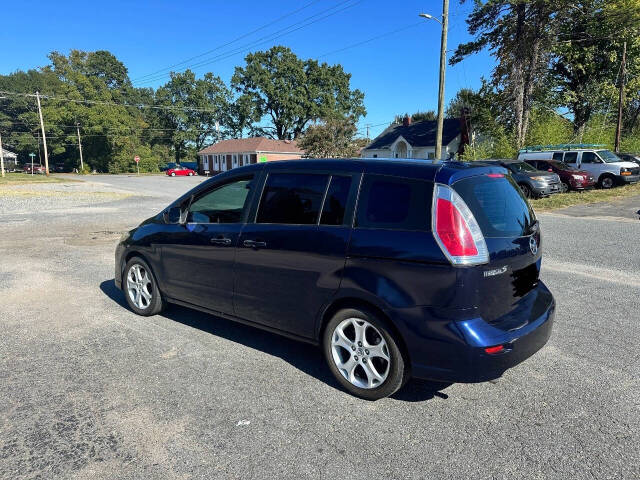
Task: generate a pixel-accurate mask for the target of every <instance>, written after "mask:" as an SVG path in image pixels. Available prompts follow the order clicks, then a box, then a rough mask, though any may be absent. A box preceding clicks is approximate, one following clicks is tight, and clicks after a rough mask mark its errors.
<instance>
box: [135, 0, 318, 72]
mask: <svg viewBox="0 0 640 480" xmlns="http://www.w3.org/2000/svg"><path fill="white" fill-rule="evenodd" d="M319 1H320V0H314V1H313V2H309V3H307V4H306V5H303V6H302V7H300V8H297V9H296V10H293V11H291V12H289V13H286V14H285V15H282V16H281V17H278V18H276V19H275V20H272V21H271V22H269V23H265V24H264V25H262V26H260V27H258V28H256V29H255V30H251V31H250V32H247V33H245V34H244V35H240V36H239V37H236V38H234V39H233V40H230V41H229V42H227V43H224V44H222V45H218V46H217V47H215V48H212V49H211V50H207V51H206V52H203V53H201V54H199V55H194V56H193V57H190V58H187V59H186V60H183V61H181V62H178V63H174V64H173V65H169V66H168V67H165V68H161V69H160V70H156V71H155V72H152V73H148V74H146V75H142V76H140V77H137V78H135V79H133V80H132V83H133V82H138V81H139V80H142V79H144V78H147V77H153V76H155V75H157V74H158V73H161V72H166V71H169V70H171V69H172V68H175V67H179V66H181V65H184V64H185V63H188V62H190V61H191V60H195V59H196V58H201V57H204V56H205V55H208V54H210V53H212V52H215V51H216V50H220V49H221V48H224V47H227V46H229V45H231V44H233V43H235V42H237V41H238V40H242V39H243V38H246V37H249V36H251V35H253V34H254V33H256V32H258V31H260V30H262V29H264V28H267V27H270V26H271V25H273V24H275V23H278V22H279V21H280V20H284V19H285V18H287V17H290V16H292V15H295V14H296V13H298V12H301V11H302V10H305V9H306V8H308V7H310V6H311V5H313V4H315V3H318V2H319Z"/></svg>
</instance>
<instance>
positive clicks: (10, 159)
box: [2, 148, 18, 172]
mask: <svg viewBox="0 0 640 480" xmlns="http://www.w3.org/2000/svg"><path fill="white" fill-rule="evenodd" d="M2 154H3V157H4V169H5V170H7V171H8V172H13V171H14V170H17V168H18V155H16V154H15V153H13V152H10V151H9V150H5V149H4V148H3V149H2Z"/></svg>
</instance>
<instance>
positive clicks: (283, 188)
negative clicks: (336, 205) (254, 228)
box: [257, 173, 329, 225]
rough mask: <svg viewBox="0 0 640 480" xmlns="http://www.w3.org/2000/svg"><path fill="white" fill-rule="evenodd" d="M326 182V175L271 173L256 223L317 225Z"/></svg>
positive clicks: (327, 178) (327, 177) (263, 193)
mask: <svg viewBox="0 0 640 480" xmlns="http://www.w3.org/2000/svg"><path fill="white" fill-rule="evenodd" d="M328 180H329V176H328V175H322V174H303V173H272V174H270V175H269V177H268V178H267V183H266V185H265V187H264V191H263V192H262V198H261V200H260V209H259V210H258V218H257V223H282V224H288V225H312V224H315V223H317V222H318V213H319V211H320V205H321V203H322V197H323V196H324V192H325V189H326V186H327V181H328Z"/></svg>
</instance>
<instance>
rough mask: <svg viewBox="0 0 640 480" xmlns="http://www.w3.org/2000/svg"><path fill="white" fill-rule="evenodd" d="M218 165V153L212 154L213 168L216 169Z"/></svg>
mask: <svg viewBox="0 0 640 480" xmlns="http://www.w3.org/2000/svg"><path fill="white" fill-rule="evenodd" d="M219 168H220V167H219V165H218V155H214V156H213V169H214V170H218V169H219Z"/></svg>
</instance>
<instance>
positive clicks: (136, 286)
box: [122, 257, 165, 317]
mask: <svg viewBox="0 0 640 480" xmlns="http://www.w3.org/2000/svg"><path fill="white" fill-rule="evenodd" d="M122 283H123V290H124V295H125V297H126V299H127V303H128V304H129V307H130V308H131V310H133V311H134V312H135V313H137V314H138V315H142V316H143V317H148V316H151V315H156V314H158V313H160V312H161V311H162V310H164V307H165V302H164V300H163V298H162V294H161V293H160V290H159V289H158V283H157V282H156V278H155V276H154V275H153V272H152V271H151V268H150V267H149V265H148V264H147V262H145V261H144V260H143V259H142V258H139V257H133V258H132V259H131V260H129V261H128V262H127V264H126V265H125V267H124V275H123V282H122Z"/></svg>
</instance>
